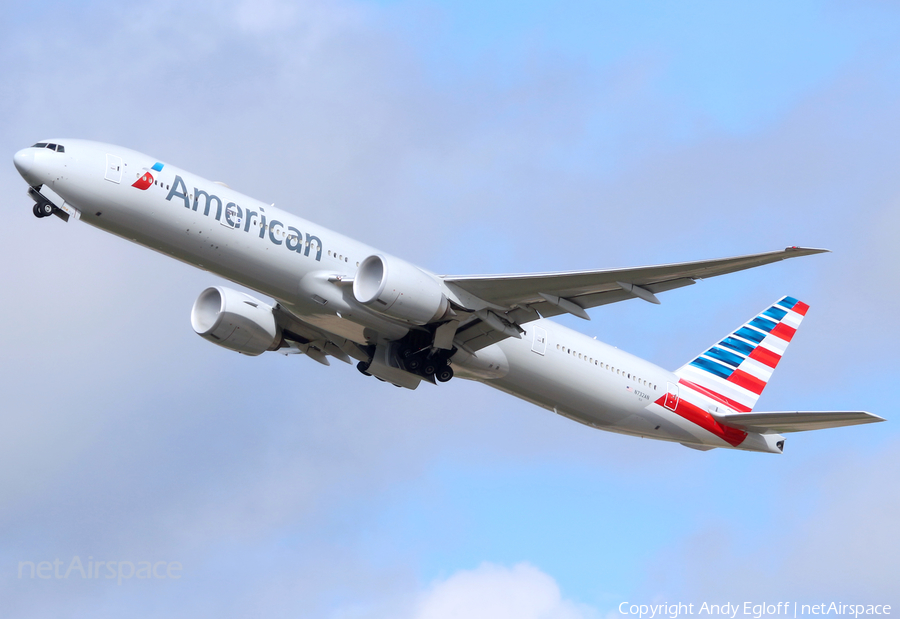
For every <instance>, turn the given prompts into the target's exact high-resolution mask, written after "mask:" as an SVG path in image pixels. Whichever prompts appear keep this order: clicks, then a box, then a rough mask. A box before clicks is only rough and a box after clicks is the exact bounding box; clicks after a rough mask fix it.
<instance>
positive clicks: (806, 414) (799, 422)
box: [712, 411, 885, 434]
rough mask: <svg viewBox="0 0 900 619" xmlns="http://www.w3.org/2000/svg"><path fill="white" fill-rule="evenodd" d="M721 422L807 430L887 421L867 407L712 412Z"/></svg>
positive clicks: (784, 430) (753, 428)
mask: <svg viewBox="0 0 900 619" xmlns="http://www.w3.org/2000/svg"><path fill="white" fill-rule="evenodd" d="M712 415H713V417H715V418H716V419H717V420H718V421H720V422H721V423H723V424H725V425H728V426H731V427H733V428H741V429H743V430H750V431H753V432H776V433H778V434H783V433H787V432H805V431H807V430H822V429H824V428H840V427H842V426H855V425H859V424H863V423H876V422H879V421H885V419H884V418H883V417H879V416H878V415H873V414H872V413H869V412H866V411H777V412H760V413H727V414H722V413H712Z"/></svg>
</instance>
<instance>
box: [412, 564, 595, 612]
mask: <svg viewBox="0 0 900 619" xmlns="http://www.w3.org/2000/svg"><path fill="white" fill-rule="evenodd" d="M593 616H596V613H594V612H593V611H592V610H591V609H590V608H588V607H585V606H581V605H578V604H575V603H574V602H571V601H569V600H566V599H563V597H562V595H561V593H560V590H559V586H558V585H557V584H556V581H555V580H554V579H553V577H551V576H549V575H548V574H545V573H544V572H542V571H540V570H539V569H537V568H536V567H534V566H532V565H529V564H528V563H519V564H517V565H514V566H513V567H512V568H507V567H503V566H500V565H495V564H492V563H482V564H481V565H480V566H479V567H477V568H476V569H474V570H461V571H459V572H456V573H455V574H453V575H452V576H450V577H449V578H447V579H446V580H442V581H438V582H436V583H434V584H433V585H432V586H431V588H430V589H429V590H428V591H427V592H426V593H424V594H423V595H422V597H421V599H420V600H419V603H418V604H417V606H416V609H415V612H414V613H413V618H414V619H457V618H462V617H465V618H466V619H585V618H587V617H593Z"/></svg>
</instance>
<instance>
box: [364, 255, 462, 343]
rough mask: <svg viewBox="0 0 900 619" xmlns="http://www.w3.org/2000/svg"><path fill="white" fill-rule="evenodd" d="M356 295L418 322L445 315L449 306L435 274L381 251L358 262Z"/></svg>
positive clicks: (380, 309)
mask: <svg viewBox="0 0 900 619" xmlns="http://www.w3.org/2000/svg"><path fill="white" fill-rule="evenodd" d="M353 296H354V297H355V298H356V300H357V301H359V302H360V303H362V304H363V305H365V306H367V307H369V308H371V309H373V310H375V311H376V312H379V313H381V314H385V315H387V316H392V317H394V318H400V319H401V320H405V321H407V322H410V323H412V324H416V325H424V324H428V323H429V322H433V321H435V320H438V319H440V318H442V317H443V316H444V314H446V312H447V309H448V308H449V305H450V302H449V301H448V300H447V297H446V296H444V293H443V291H442V290H441V285H440V283H438V281H437V280H436V279H435V278H434V276H432V275H429V274H428V273H426V272H425V271H423V270H422V269H420V268H418V267H416V266H413V265H411V264H410V263H408V262H404V261H403V260H400V259H398V258H394V257H388V256H382V255H380V254H375V255H372V256H369V257H368V258H366V259H365V260H363V261H362V264H360V265H359V270H358V271H357V272H356V278H355V279H354V280H353Z"/></svg>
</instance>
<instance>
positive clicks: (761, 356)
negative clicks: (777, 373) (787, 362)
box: [750, 346, 781, 368]
mask: <svg viewBox="0 0 900 619" xmlns="http://www.w3.org/2000/svg"><path fill="white" fill-rule="evenodd" d="M750 358H751V359H753V360H754V361H759V362H760V363H762V364H763V365H767V366H769V367H770V368H774V367H775V366H776V365H778V362H779V361H781V355H779V354H778V353H777V352H773V351H771V350H769V349H768V348H763V347H762V346H757V347H756V348H754V349H753V352H751V353H750Z"/></svg>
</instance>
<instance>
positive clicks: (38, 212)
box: [31, 204, 44, 219]
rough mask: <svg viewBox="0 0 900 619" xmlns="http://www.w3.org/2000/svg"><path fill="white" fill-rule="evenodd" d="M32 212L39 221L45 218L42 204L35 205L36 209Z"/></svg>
mask: <svg viewBox="0 0 900 619" xmlns="http://www.w3.org/2000/svg"><path fill="white" fill-rule="evenodd" d="M31 212H32V213H34V216H35V217H37V218H38V219H40V218H42V217H43V216H44V213H43V212H41V205H40V204H35V205H34V207H33V208H32V209H31Z"/></svg>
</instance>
